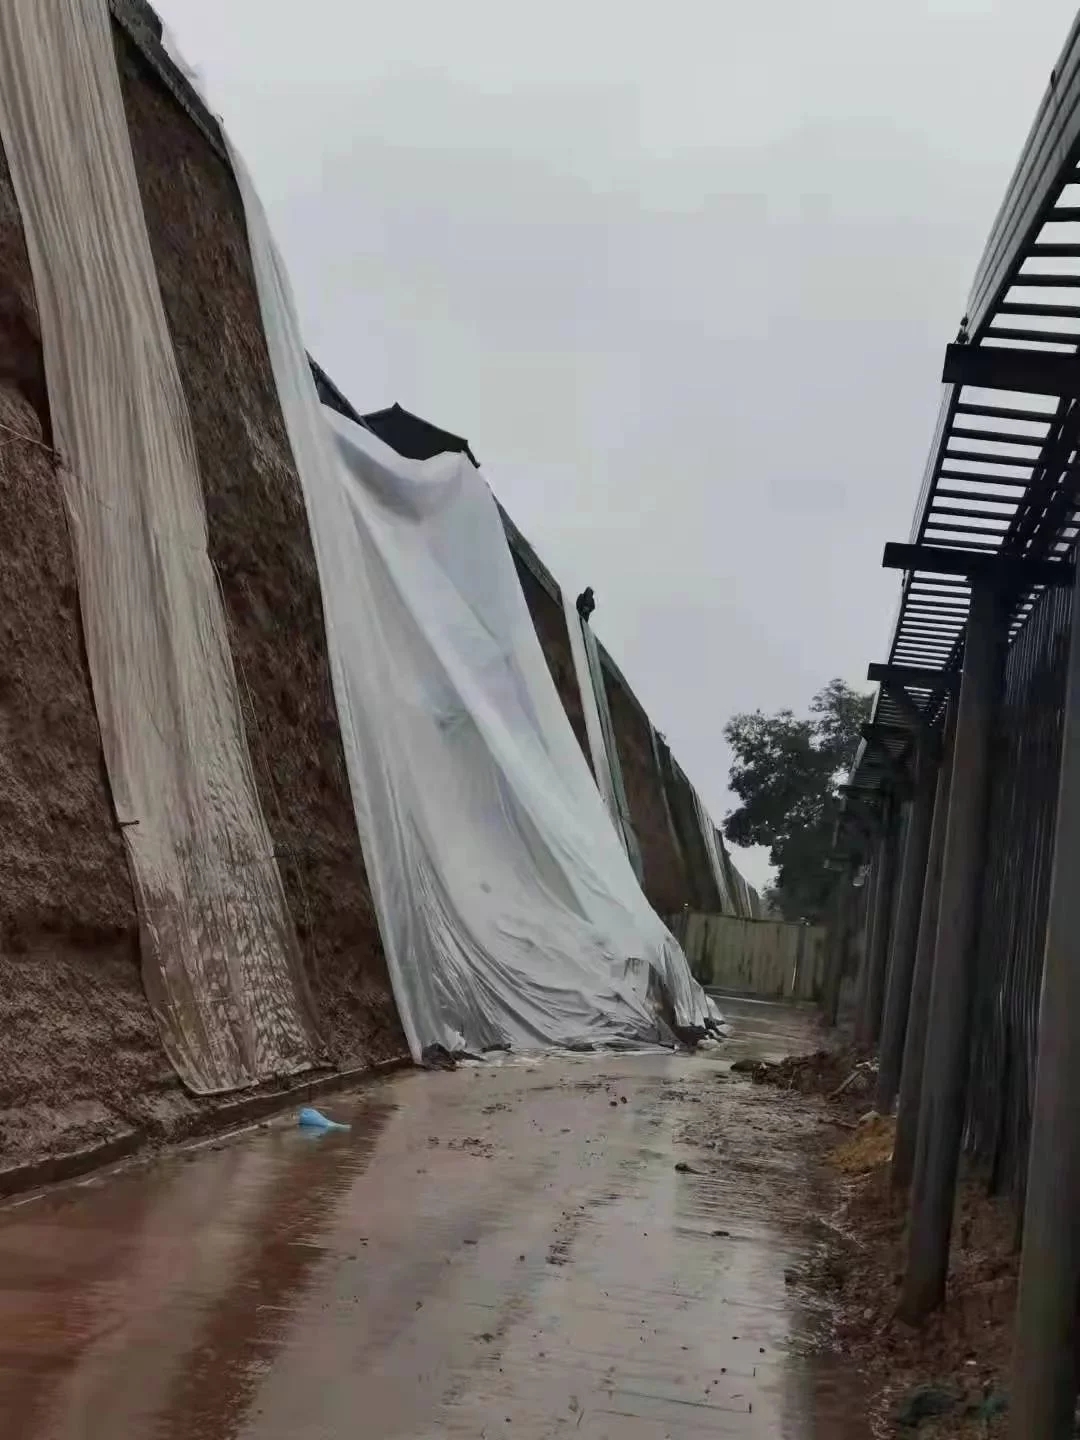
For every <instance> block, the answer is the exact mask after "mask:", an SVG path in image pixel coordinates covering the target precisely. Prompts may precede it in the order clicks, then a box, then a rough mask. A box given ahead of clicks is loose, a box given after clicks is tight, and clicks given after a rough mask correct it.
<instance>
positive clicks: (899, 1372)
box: [742, 1050, 1019, 1440]
mask: <svg viewBox="0 0 1080 1440" xmlns="http://www.w3.org/2000/svg"><path fill="white" fill-rule="evenodd" d="M742 1068H744V1069H745V1070H746V1071H747V1072H748V1074H749V1078H751V1079H752V1080H754V1081H756V1082H757V1083H760V1084H763V1085H770V1086H775V1087H776V1088H777V1090H778V1091H779V1092H780V1093H781V1094H783V1093H784V1092H786V1091H791V1092H794V1093H796V1094H798V1095H799V1096H800V1097H807V1098H810V1099H811V1100H812V1101H813V1102H815V1103H816V1107H817V1110H818V1113H819V1115H820V1117H821V1118H822V1120H823V1121H826V1122H828V1123H826V1124H824V1125H823V1126H822V1130H821V1134H820V1136H819V1138H818V1142H817V1144H818V1148H819V1151H820V1158H821V1159H822V1161H823V1162H824V1165H823V1168H824V1171H825V1173H826V1174H829V1175H831V1177H832V1180H831V1183H830V1186H829V1189H830V1192H831V1205H832V1213H831V1216H830V1217H829V1218H830V1230H831V1232H832V1234H833V1236H834V1239H833V1240H832V1241H831V1242H830V1243H829V1244H827V1245H826V1246H825V1247H824V1249H823V1250H822V1252H821V1254H820V1256H819V1257H817V1259H816V1260H815V1261H814V1262H813V1263H812V1264H811V1265H809V1266H807V1267H806V1269H805V1271H804V1272H802V1273H799V1274H798V1275H793V1276H792V1277H791V1281H792V1283H793V1284H797V1285H802V1286H805V1287H806V1288H807V1289H808V1290H810V1291H813V1292H816V1293H817V1294H818V1295H819V1296H823V1297H826V1298H828V1299H829V1301H830V1302H831V1305H830V1308H831V1316H832V1318H831V1322H830V1335H829V1340H830V1343H831V1344H832V1345H833V1346H834V1347H835V1348H836V1349H837V1350H838V1351H839V1352H840V1353H842V1354H843V1355H845V1356H846V1357H848V1358H849V1359H850V1361H851V1363H852V1364H853V1365H855V1366H856V1367H857V1368H858V1370H859V1371H860V1372H862V1374H863V1376H864V1378H865V1380H866V1383H867V1386H868V1389H869V1393H870V1396H871V1425H872V1429H871V1430H870V1432H869V1433H871V1434H873V1435H875V1436H907V1437H915V1436H918V1437H919V1440H931V1437H933V1440H945V1437H951V1440H958V1437H964V1440H975V1437H994V1436H999V1435H1000V1436H1003V1435H1004V1434H1005V1433H1006V1425H1007V1399H1006V1396H1007V1385H1008V1365H1009V1355H1010V1350H1011V1344H1012V1320H1013V1310H1014V1306H1015V1299H1016V1277H1017V1269H1018V1263H1019V1256H1018V1253H1017V1249H1016V1243H1015V1242H1016V1235H1017V1226H1016V1214H1015V1209H1014V1206H1013V1203H1012V1201H1011V1200H1010V1199H1008V1198H1004V1197H993V1196H990V1195H988V1194H987V1191H986V1184H985V1180H984V1179H982V1178H981V1177H979V1176H976V1175H972V1174H967V1175H965V1176H963V1177H962V1178H961V1181H960V1186H959V1192H958V1196H957V1206H956V1216H955V1219H954V1222H953V1242H952V1253H951V1257H950V1268H949V1287H948V1298H947V1302H946V1304H945V1306H944V1308H943V1309H942V1310H940V1311H938V1312H937V1313H935V1314H934V1315H932V1316H930V1318H929V1319H928V1320H927V1321H926V1322H925V1324H923V1325H921V1326H918V1327H916V1326H911V1325H907V1324H905V1323H904V1322H903V1321H902V1320H900V1319H899V1318H898V1316H897V1313H896V1311H897V1302H898V1299H899V1293H900V1285H901V1279H902V1276H903V1273H904V1266H905V1262H906V1217H907V1205H906V1197H905V1196H904V1195H902V1194H898V1193H897V1192H896V1191H895V1190H894V1189H893V1187H892V1184H891V1175H890V1162H891V1158H892V1142H893V1135H894V1127H893V1121H892V1120H891V1119H886V1118H883V1117H880V1116H877V1115H876V1114H874V1113H873V1112H872V1111H869V1110H868V1106H869V1104H870V1096H871V1094H872V1090H873V1070H872V1066H871V1065H870V1064H869V1063H868V1061H867V1059H866V1057H865V1055H863V1054H860V1053H859V1052H853V1051H851V1050H844V1051H840V1052H829V1051H825V1050H822V1051H819V1052H817V1053H815V1054H813V1055H808V1056H801V1057H793V1058H789V1059H787V1060H784V1061H781V1062H780V1063H779V1064H775V1065H761V1064H758V1065H746V1066H745V1067H742ZM800 1103H802V1099H800Z"/></svg>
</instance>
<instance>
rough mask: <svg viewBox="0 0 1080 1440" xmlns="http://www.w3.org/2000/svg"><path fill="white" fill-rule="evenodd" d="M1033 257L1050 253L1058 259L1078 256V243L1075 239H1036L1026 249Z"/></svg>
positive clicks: (1079, 253) (1079, 247)
mask: <svg viewBox="0 0 1080 1440" xmlns="http://www.w3.org/2000/svg"><path fill="white" fill-rule="evenodd" d="M1028 254H1029V255H1030V256H1031V257H1032V258H1033V259H1034V257H1035V256H1037V255H1052V256H1054V258H1055V259H1059V260H1073V259H1077V258H1080V245H1078V244H1077V243H1076V241H1075V240H1036V241H1035V243H1034V245H1032V246H1031V248H1030V249H1029V250H1028Z"/></svg>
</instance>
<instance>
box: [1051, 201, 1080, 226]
mask: <svg viewBox="0 0 1080 1440" xmlns="http://www.w3.org/2000/svg"><path fill="white" fill-rule="evenodd" d="M1046 218H1047V220H1048V221H1049V222H1051V223H1057V222H1058V221H1062V222H1064V221H1067V220H1080V205H1055V206H1054V208H1053V209H1052V210H1051V211H1050V214H1049V215H1048V216H1047V217H1046Z"/></svg>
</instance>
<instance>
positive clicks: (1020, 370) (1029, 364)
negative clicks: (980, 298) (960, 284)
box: [941, 345, 1080, 398]
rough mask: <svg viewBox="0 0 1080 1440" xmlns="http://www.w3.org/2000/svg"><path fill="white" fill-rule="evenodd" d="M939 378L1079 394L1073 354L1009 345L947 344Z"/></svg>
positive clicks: (990, 386)
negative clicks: (1018, 347) (1025, 348)
mask: <svg viewBox="0 0 1080 1440" xmlns="http://www.w3.org/2000/svg"><path fill="white" fill-rule="evenodd" d="M941 379H942V382H943V383H944V384H946V385H977V386H978V387H979V388H980V389H985V390H1019V391H1025V392H1027V393H1028V394H1031V395H1062V396H1069V397H1073V398H1075V397H1077V396H1080V365H1077V363H1076V356H1075V355H1072V354H1070V355H1064V354H1060V353H1053V352H1051V351H1049V350H1018V349H1016V348H1015V347H1014V346H1009V345H947V346H946V347H945V363H944V366H943V367H942V372H941Z"/></svg>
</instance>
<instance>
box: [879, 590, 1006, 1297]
mask: <svg viewBox="0 0 1080 1440" xmlns="http://www.w3.org/2000/svg"><path fill="white" fill-rule="evenodd" d="M1001 613H1002V607H1001V606H1000V604H999V602H998V596H997V593H996V590H995V589H994V587H993V585H992V584H991V583H989V582H987V581H985V580H973V581H972V586H971V610H970V612H969V615H968V622H967V630H966V633H965V637H964V669H963V674H962V676H961V681H960V703H959V707H958V710H957V716H956V737H955V741H954V745H953V766H952V770H953V773H952V788H951V792H950V796H949V820H948V826H947V829H946V832H945V854H944V858H943V861H942V871H941V897H940V900H939V902H938V903H939V910H938V929H937V945H936V947H935V955H934V976H933V981H932V983H931V987H930V1009H929V1014H928V1017H927V1034H926V1055H925V1060H924V1065H923V1091H922V1104H921V1106H920V1111H919V1132H918V1141H917V1144H916V1151H915V1173H914V1175H913V1177H912V1186H911V1210H910V1217H909V1224H908V1254H907V1270H906V1272H905V1275H904V1283H903V1288H902V1290H901V1293H900V1306H899V1313H900V1314H901V1315H902V1316H903V1318H904V1319H906V1320H909V1321H912V1320H919V1319H921V1318H922V1317H923V1316H925V1315H927V1314H928V1313H929V1312H930V1311H931V1310H933V1309H935V1308H936V1307H937V1306H938V1305H940V1304H941V1302H942V1301H943V1300H944V1298H945V1280H946V1276H947V1274H948V1268H949V1240H950V1237H951V1234H952V1218H953V1207H954V1205H955V1201H956V1177H957V1172H958V1169H959V1165H960V1143H961V1139H962V1136H963V1130H964V1111H965V1105H966V1100H967V1078H968V1062H969V1054H968V1052H969V1048H970V1038H971V999H972V994H973V991H974V960H975V940H976V934H977V924H978V911H979V899H980V895H981V890H982V879H983V869H984V857H985V849H986V846H985V842H986V815H987V797H988V789H989V786H988V772H989V756H990V737H991V729H992V724H993V716H994V705H995V702H996V700H997V694H998V689H999V686H1000V673H1001V659H1002V655H1003V649H1004V647H1003V645H1002V640H1003V638H1004V637H1003V635H1002V629H1003V627H1002V624H1001V619H1000V617H1001Z"/></svg>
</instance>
